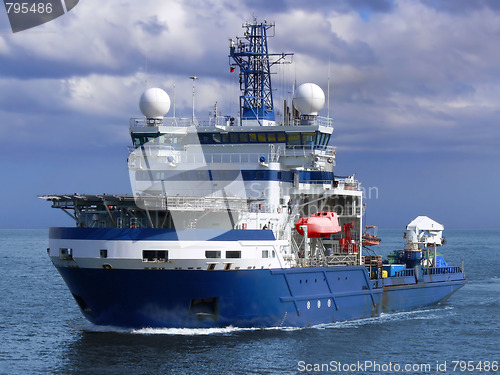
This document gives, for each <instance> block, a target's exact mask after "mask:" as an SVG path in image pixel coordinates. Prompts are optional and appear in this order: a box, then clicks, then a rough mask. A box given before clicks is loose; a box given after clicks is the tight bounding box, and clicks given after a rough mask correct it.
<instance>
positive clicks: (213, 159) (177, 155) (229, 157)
mask: <svg viewBox="0 0 500 375" xmlns="http://www.w3.org/2000/svg"><path fill="white" fill-rule="evenodd" d="M128 151H129V154H131V153H133V152H135V154H136V155H135V156H136V157H138V158H139V159H140V158H141V157H144V156H146V157H148V158H150V157H151V158H165V160H161V159H156V160H155V161H157V162H162V161H163V162H167V158H169V156H173V157H174V159H172V162H175V163H191V164H203V163H206V164H210V163H231V164H241V163H261V162H262V161H261V157H262V156H264V157H265V159H266V160H265V162H266V161H267V162H277V161H278V159H279V155H278V153H277V152H275V150H274V149H272V148H270V150H269V151H268V152H267V153H266V152H264V153H262V152H259V153H257V152H252V153H248V152H242V153H235V152H227V153H201V152H190V150H189V149H187V150H185V151H181V150H176V149H175V148H174V147H172V146H170V145H155V144H152V145H149V144H148V145H147V146H146V147H144V149H143V150H142V151H140V152H139V151H137V148H134V147H133V146H129V147H128ZM231 151H234V148H232V149H231Z"/></svg>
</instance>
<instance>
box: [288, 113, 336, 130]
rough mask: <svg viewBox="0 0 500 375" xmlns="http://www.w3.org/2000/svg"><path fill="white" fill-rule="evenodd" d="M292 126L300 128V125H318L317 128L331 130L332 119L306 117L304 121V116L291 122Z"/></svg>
mask: <svg viewBox="0 0 500 375" xmlns="http://www.w3.org/2000/svg"><path fill="white" fill-rule="evenodd" d="M293 124H294V125H295V126H300V125H304V124H307V125H319V126H325V127H327V128H333V119H332V118H331V117H324V116H307V118H306V119H305V118H304V116H302V118H295V119H294V120H293Z"/></svg>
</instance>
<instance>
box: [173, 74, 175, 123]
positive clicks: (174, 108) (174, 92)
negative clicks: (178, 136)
mask: <svg viewBox="0 0 500 375" xmlns="http://www.w3.org/2000/svg"><path fill="white" fill-rule="evenodd" d="M173 99H174V100H173V102H174V103H173V104H174V108H173V112H174V113H173V116H174V119H175V82H174V94H173Z"/></svg>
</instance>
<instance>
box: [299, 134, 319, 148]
mask: <svg viewBox="0 0 500 375" xmlns="http://www.w3.org/2000/svg"><path fill="white" fill-rule="evenodd" d="M315 138H316V134H315V133H303V134H302V144H303V145H306V146H309V145H311V144H314V139H315Z"/></svg>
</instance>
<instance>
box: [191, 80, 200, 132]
mask: <svg viewBox="0 0 500 375" xmlns="http://www.w3.org/2000/svg"><path fill="white" fill-rule="evenodd" d="M189 79H192V80H193V124H194V82H195V81H196V80H197V79H198V77H196V76H191V77H189Z"/></svg>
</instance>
